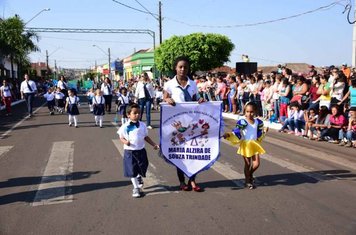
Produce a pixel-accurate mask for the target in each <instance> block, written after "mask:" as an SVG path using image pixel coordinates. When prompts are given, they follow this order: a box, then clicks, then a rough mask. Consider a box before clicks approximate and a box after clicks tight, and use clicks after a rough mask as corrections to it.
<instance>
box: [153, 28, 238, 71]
mask: <svg viewBox="0 0 356 235" xmlns="http://www.w3.org/2000/svg"><path fill="white" fill-rule="evenodd" d="M234 47H235V46H234V44H233V43H232V42H231V41H230V39H229V38H228V37H226V36H224V35H220V34H212V33H208V34H203V33H193V34H190V35H187V36H173V37H171V38H170V39H167V40H165V41H164V42H163V43H162V44H161V45H160V46H159V47H158V48H157V49H156V51H155V63H156V66H157V68H158V70H160V71H162V72H169V71H172V69H173V62H174V59H175V58H176V57H178V56H182V55H184V56H187V57H188V58H189V60H190V61H191V70H192V71H191V72H195V71H199V70H200V71H207V70H210V69H212V68H216V67H220V66H222V65H224V63H225V62H227V61H229V56H230V53H231V51H232V50H233V49H234Z"/></svg>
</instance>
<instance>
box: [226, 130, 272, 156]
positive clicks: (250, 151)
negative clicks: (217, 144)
mask: <svg viewBox="0 0 356 235" xmlns="http://www.w3.org/2000/svg"><path fill="white" fill-rule="evenodd" d="M226 139H227V140H228V141H230V143H232V144H233V145H237V144H240V147H239V149H238V150H237V154H240V155H241V156H243V157H252V156H254V155H256V154H264V153H266V151H265V150H264V149H263V148H262V146H261V144H260V141H257V140H240V139H239V138H237V137H236V136H235V135H234V134H230V135H229V136H228V137H227V138H226Z"/></svg>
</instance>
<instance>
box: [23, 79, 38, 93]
mask: <svg viewBox="0 0 356 235" xmlns="http://www.w3.org/2000/svg"><path fill="white" fill-rule="evenodd" d="M27 84H28V85H29V86H30V87H31V88H32V91H31V90H30V89H29V88H28V85H27ZM20 91H22V92H23V93H25V94H26V93H34V92H35V91H37V86H36V83H35V82H34V81H32V80H28V82H27V81H26V80H25V81H23V82H21V86H20Z"/></svg>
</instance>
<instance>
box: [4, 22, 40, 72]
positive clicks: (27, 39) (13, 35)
mask: <svg viewBox="0 0 356 235" xmlns="http://www.w3.org/2000/svg"><path fill="white" fill-rule="evenodd" d="M33 39H34V40H36V41H38V36H37V34H36V33H35V32H31V31H25V24H24V22H23V21H22V20H21V19H20V18H19V17H18V16H15V17H11V18H7V19H5V20H2V21H0V42H1V44H2V48H1V49H2V54H3V55H4V56H6V57H8V58H9V59H10V61H11V77H12V78H14V62H16V63H18V64H19V65H20V66H19V67H21V65H22V64H24V63H25V62H28V61H29V60H28V57H27V56H28V55H29V54H30V53H31V52H32V51H38V50H39V48H38V47H37V46H36V44H35V43H34V42H33ZM18 70H20V69H18Z"/></svg>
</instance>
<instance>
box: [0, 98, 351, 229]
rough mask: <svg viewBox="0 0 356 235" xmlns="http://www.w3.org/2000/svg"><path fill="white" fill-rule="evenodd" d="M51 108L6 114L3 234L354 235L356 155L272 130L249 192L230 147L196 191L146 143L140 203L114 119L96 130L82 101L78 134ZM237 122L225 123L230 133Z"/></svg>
mask: <svg viewBox="0 0 356 235" xmlns="http://www.w3.org/2000/svg"><path fill="white" fill-rule="evenodd" d="M43 104H44V103H43V101H42V100H40V99H39V98H37V100H36V108H35V109H36V113H35V116H34V117H33V118H31V119H24V118H25V116H26V115H25V104H24V103H21V104H18V105H17V106H14V107H13V109H14V116H13V117H4V115H3V113H1V117H0V208H1V210H0V234H356V215H355V212H356V203H355V202H356V149H349V148H344V147H339V146H336V145H332V144H329V143H324V142H311V141H309V140H305V139H302V138H300V137H295V136H290V135H287V134H281V133H278V132H277V131H275V130H270V132H269V133H268V136H267V137H266V139H265V141H264V144H263V146H264V147H265V149H266V151H267V154H266V155H264V156H263V157H262V162H261V167H260V169H259V170H258V171H257V172H256V176H257V185H258V187H257V189H255V190H248V189H245V188H243V182H244V180H243V160H242V159H241V157H238V156H237V155H236V147H233V146H231V145H229V144H228V142H226V141H224V140H223V141H222V144H221V157H220V159H219V161H218V162H216V163H215V165H214V166H213V168H212V169H210V170H209V171H205V172H202V173H201V174H199V175H198V177H197V182H198V183H199V185H200V186H202V187H203V188H204V189H205V192H202V193H196V192H182V191H178V180H177V176H176V170H175V168H174V167H172V166H170V165H168V164H167V163H166V162H165V161H164V160H162V159H161V158H159V157H158V155H157V152H156V151H155V150H153V148H152V147H151V146H149V145H148V144H147V145H146V149H147V150H148V154H149V160H150V167H149V172H148V177H147V178H146V179H145V186H144V191H145V192H146V196H145V197H143V198H139V199H134V198H132V197H131V193H132V186H131V182H130V181H129V180H128V179H127V178H125V177H123V166H122V144H121V143H120V142H119V140H118V137H117V135H116V131H117V126H116V125H115V123H113V120H114V116H115V115H114V114H109V115H105V117H104V120H105V123H104V128H102V129H100V128H98V127H94V118H93V116H92V115H91V114H90V113H89V109H88V107H87V105H86V104H84V102H83V105H82V106H81V107H80V112H81V115H80V116H79V128H77V129H76V128H73V127H68V124H67V123H68V121H67V116H66V115H57V114H56V115H54V116H50V115H49V113H48V110H47V107H46V106H42V107H41V105H43ZM2 112H3V111H2ZM158 118H159V114H158V113H157V112H155V111H154V113H153V126H154V127H155V129H153V130H149V135H150V137H151V138H152V139H153V140H155V141H156V142H158V138H159V129H158V126H159V120H158ZM234 123H235V121H234V120H231V119H225V124H226V130H229V129H231V128H232V127H233V126H234Z"/></svg>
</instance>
